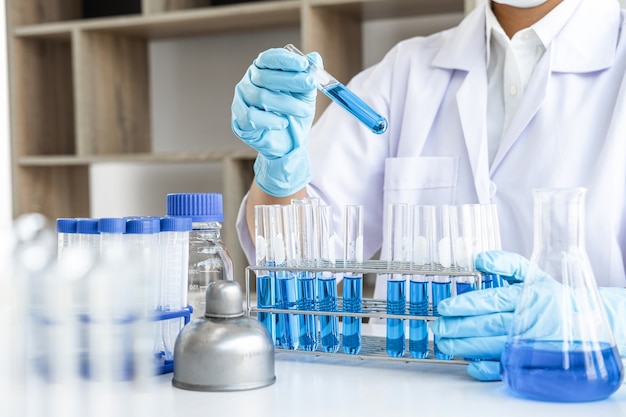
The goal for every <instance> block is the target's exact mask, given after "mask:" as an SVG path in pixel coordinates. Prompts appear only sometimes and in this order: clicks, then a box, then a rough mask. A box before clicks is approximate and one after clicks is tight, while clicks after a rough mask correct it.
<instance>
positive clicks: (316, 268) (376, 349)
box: [245, 260, 483, 365]
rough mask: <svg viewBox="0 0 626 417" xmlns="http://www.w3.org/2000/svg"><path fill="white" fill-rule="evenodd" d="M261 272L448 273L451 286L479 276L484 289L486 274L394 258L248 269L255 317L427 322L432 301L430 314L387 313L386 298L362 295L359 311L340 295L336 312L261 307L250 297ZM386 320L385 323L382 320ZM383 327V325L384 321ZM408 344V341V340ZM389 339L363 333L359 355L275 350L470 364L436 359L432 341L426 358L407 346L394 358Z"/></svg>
mask: <svg viewBox="0 0 626 417" xmlns="http://www.w3.org/2000/svg"><path fill="white" fill-rule="evenodd" d="M259 271H270V272H271V271H288V272H293V273H298V272H305V271H306V272H315V273H323V272H330V273H335V274H342V273H343V274H345V273H352V274H354V273H359V274H375V275H376V276H378V275H395V274H400V275H408V276H410V275H422V276H425V277H436V276H446V277H450V281H451V285H452V287H455V286H456V285H455V284H456V281H457V279H458V278H459V277H474V278H475V279H476V288H477V289H481V288H482V284H483V274H482V273H480V272H478V271H469V270H467V269H464V268H460V267H443V266H442V265H439V264H430V265H417V264H414V263H412V262H392V261H377V260H368V261H363V262H354V261H339V260H338V261H335V262H329V261H322V262H317V263H314V262H304V263H300V264H298V265H296V266H248V267H247V268H246V282H245V284H246V306H247V309H246V311H247V315H248V316H253V315H256V314H258V313H259V312H261V313H270V314H281V313H283V314H285V313H286V314H297V315H314V316H323V315H326V316H336V317H345V316H352V317H361V318H363V319H368V320H370V321H371V320H376V319H382V320H384V319H394V318H395V319H404V320H424V321H427V322H430V321H434V320H436V319H437V316H436V315H435V314H434V313H433V308H432V303H430V304H429V308H428V314H427V315H412V314H410V313H409V310H408V303H407V309H406V311H405V313H404V314H388V313H387V302H386V300H378V299H371V298H363V303H362V308H361V311H360V312H358V313H357V312H349V311H343V300H342V298H341V297H338V299H337V309H336V311H321V310H302V309H295V310H293V309H289V310H285V309H278V308H268V307H263V308H260V307H258V305H256V304H255V302H254V301H253V300H252V297H251V291H252V290H251V288H252V287H251V285H250V279H251V276H252V274H255V275H256V273H257V272H259ZM382 323H384V322H382ZM383 326H384V324H383ZM407 343H408V340H407ZM385 345H386V340H385V337H381V336H362V342H361V350H360V352H359V353H358V354H354V355H352V354H346V353H343V352H342V350H341V349H340V350H339V351H337V352H336V353H328V352H324V351H322V350H320V347H319V346H318V348H317V349H316V350H314V351H305V350H300V349H295V350H288V349H283V348H281V347H279V346H275V348H276V351H280V352H291V353H294V354H305V355H316V356H332V357H342V358H351V359H359V360H390V361H402V362H428V363H442V364H447V365H450V364H468V363H469V362H468V360H467V359H464V358H459V357H454V358H452V359H449V360H442V359H436V358H435V355H434V352H433V350H434V347H433V341H432V340H431V341H430V343H429V345H430V346H429V354H428V357H427V358H425V359H417V358H412V357H411V356H410V355H409V349H408V348H407V349H405V351H406V353H405V355H404V356H402V357H391V356H389V355H387V352H386V347H385Z"/></svg>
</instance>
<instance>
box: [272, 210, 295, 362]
mask: <svg viewBox="0 0 626 417" xmlns="http://www.w3.org/2000/svg"><path fill="white" fill-rule="evenodd" d="M269 213H271V214H270V216H269V221H270V222H271V223H270V226H269V227H270V230H271V231H270V232H269V233H270V234H269V236H271V243H270V245H269V248H268V255H267V256H268V265H270V264H272V265H276V266H283V267H284V266H295V265H296V264H297V253H298V249H297V246H296V245H297V241H296V233H295V215H294V210H293V207H292V206H291V205H285V206H272V207H271V210H270V211H269ZM265 221H266V222H267V221H268V218H266V220H265ZM266 227H267V226H266ZM275 283H276V286H275V290H276V294H275V297H276V298H275V300H276V307H277V308H279V309H286V310H296V309H297V307H298V306H297V298H298V296H297V290H296V277H295V273H294V272H291V271H276V272H275ZM299 320H300V319H299V317H298V316H297V315H296V314H287V313H279V314H277V315H276V340H277V342H278V344H279V345H280V346H281V347H282V348H283V349H291V350H295V349H298V347H299V345H300V339H299V337H300V322H299Z"/></svg>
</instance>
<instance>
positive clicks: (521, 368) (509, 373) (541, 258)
mask: <svg viewBox="0 0 626 417" xmlns="http://www.w3.org/2000/svg"><path fill="white" fill-rule="evenodd" d="M585 195H586V189H584V188H572V189H537V190H534V243H533V252H532V256H531V260H530V261H531V262H530V264H529V267H528V270H527V273H526V276H525V281H524V283H523V287H522V291H521V295H520V299H519V302H518V304H517V308H516V310H515V314H514V319H513V325H512V327H511V331H510V333H509V336H508V338H507V342H506V345H505V349H504V352H503V355H502V361H501V372H502V380H503V381H504V383H505V384H506V385H507V386H508V388H509V389H510V390H511V391H512V392H513V393H515V394H516V395H519V396H522V397H525V398H529V399H534V400H543V401H555V402H583V401H596V400H601V399H604V398H606V397H608V396H609V395H611V394H612V393H614V392H615V391H616V390H617V389H618V388H619V387H620V385H621V383H622V379H623V367H622V362H621V360H620V355H619V352H618V351H617V347H616V345H615V341H614V339H613V335H612V333H611V329H610V327H609V323H608V319H607V316H606V312H605V310H604V306H603V305H602V301H601V299H600V296H599V292H598V288H597V284H596V280H595V277H594V274H593V271H592V269H591V266H590V263H589V260H588V257H587V253H586V249H585V228H584V222H585Z"/></svg>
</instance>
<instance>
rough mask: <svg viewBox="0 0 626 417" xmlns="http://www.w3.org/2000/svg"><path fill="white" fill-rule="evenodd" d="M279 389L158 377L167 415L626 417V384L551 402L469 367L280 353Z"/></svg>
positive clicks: (158, 394)
mask: <svg viewBox="0 0 626 417" xmlns="http://www.w3.org/2000/svg"><path fill="white" fill-rule="evenodd" d="M275 372H276V382H275V383H274V384H272V385H270V386H267V387H264V388H260V389H255V390H249V391H238V392H195V391H186V390H181V389H178V388H175V387H173V386H172V385H171V379H172V374H166V375H161V376H159V377H158V378H157V386H156V387H155V394H156V395H155V401H156V403H155V404H158V409H159V411H158V415H159V416H172V417H188V416H195V415H205V416H229V417H232V416H259V417H260V416H268V417H269V416H272V417H282V416H285V417H286V416H289V417H294V416H297V417H306V416H315V417H320V416H346V417H348V416H349V417H352V416H355V417H356V416H381V417H383V416H384V417H392V416H428V417H435V416H465V417H471V416H479V417H490V416H497V417H516V416H520V417H521V416H523V417H537V416H568V417H577V416H581V417H582V416H585V417H595V416H598V417H600V416H602V417H609V416H610V417H612V416H626V385H622V387H621V388H620V389H619V390H618V391H617V392H616V393H614V394H613V395H612V396H611V397H609V398H608V399H606V400H603V401H598V402H591V403H548V402H538V401H529V400H525V399H520V398H516V397H514V396H513V395H512V394H511V393H510V392H509V391H508V390H507V389H506V387H505V386H504V384H503V383H502V382H478V381H476V380H474V379H472V378H471V377H470V376H468V375H467V374H466V371H465V365H459V364H454V365H453V364H450V365H444V364H439V363H423V362H421V363H420V362H395V361H384V360H358V359H345V358H342V357H340V358H336V357H328V356H313V355H305V354H298V353H289V352H278V353H277V354H276V362H275Z"/></svg>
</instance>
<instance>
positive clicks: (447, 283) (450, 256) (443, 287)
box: [431, 205, 454, 360]
mask: <svg viewBox="0 0 626 417" xmlns="http://www.w3.org/2000/svg"><path fill="white" fill-rule="evenodd" d="M451 208H452V207H451V206H449V205H443V206H441V207H439V210H438V211H437V230H436V233H437V252H436V261H437V263H438V264H439V265H441V266H442V267H443V268H451V267H452V265H453V263H454V252H453V243H452V236H451V227H450V211H451ZM431 293H432V305H433V315H434V316H439V313H438V311H437V306H438V305H439V303H440V302H441V301H443V300H445V299H446V298H449V297H451V296H452V282H451V280H450V276H449V275H436V276H434V277H433V278H432V285H431ZM434 351H435V358H436V359H439V360H450V359H452V356H451V355H447V354H445V353H443V352H441V351H440V350H439V348H438V346H437V337H435V339H434Z"/></svg>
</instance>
